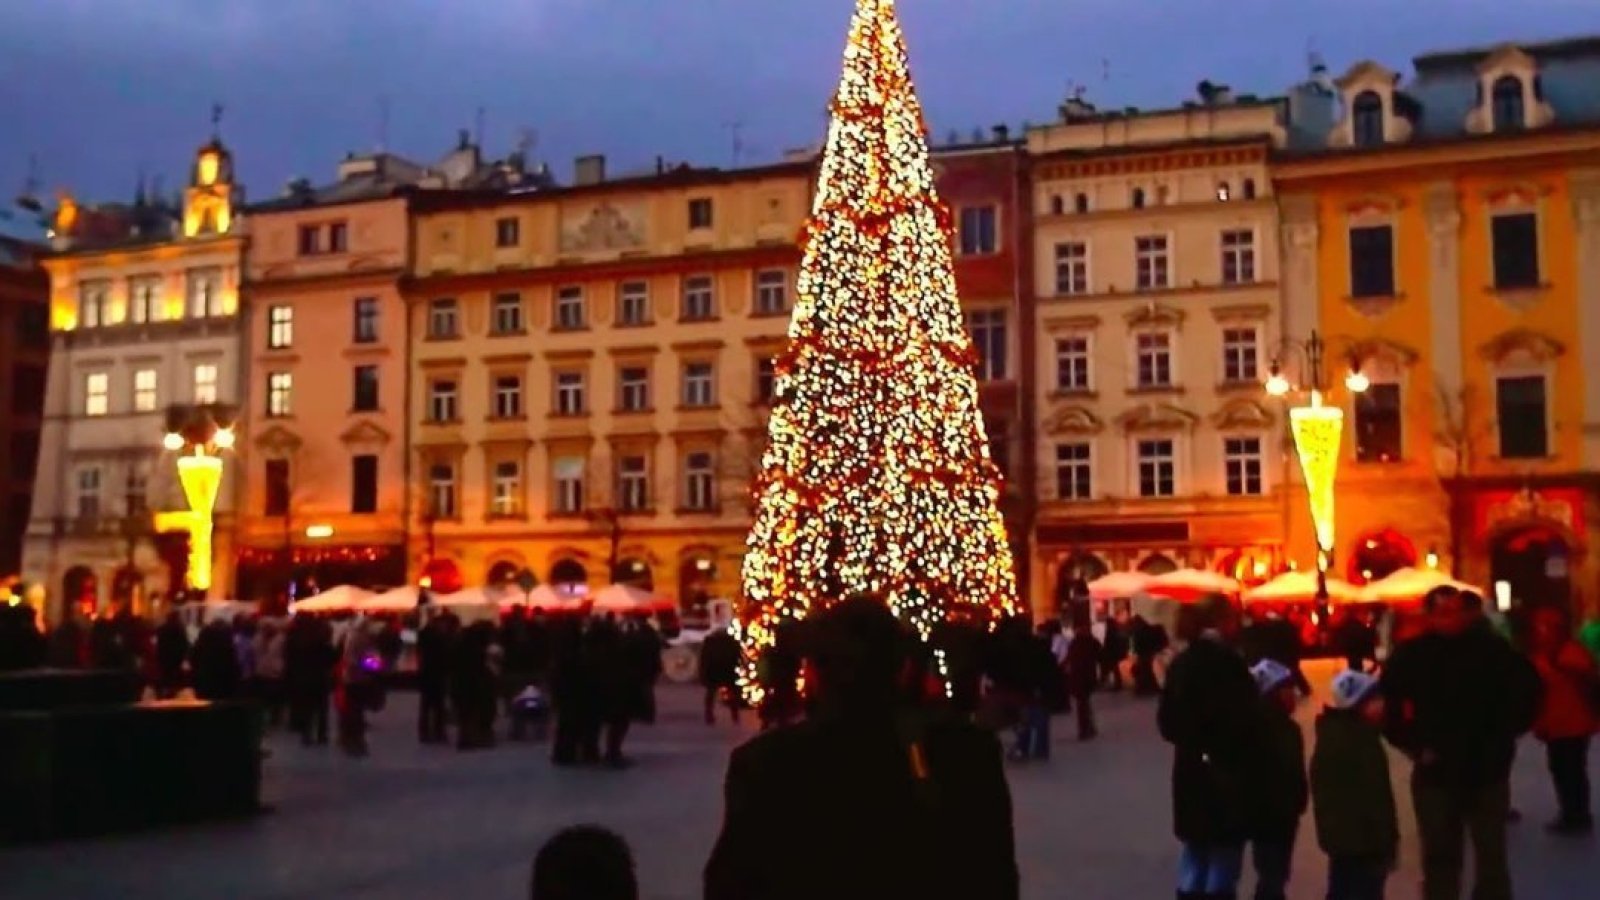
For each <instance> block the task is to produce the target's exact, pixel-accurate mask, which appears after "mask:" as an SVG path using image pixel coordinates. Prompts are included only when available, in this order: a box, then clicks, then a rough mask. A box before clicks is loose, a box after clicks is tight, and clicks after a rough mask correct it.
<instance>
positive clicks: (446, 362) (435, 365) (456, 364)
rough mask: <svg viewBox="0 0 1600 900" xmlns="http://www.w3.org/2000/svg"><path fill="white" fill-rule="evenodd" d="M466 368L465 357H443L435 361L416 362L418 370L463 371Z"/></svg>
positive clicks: (421, 360)
mask: <svg viewBox="0 0 1600 900" xmlns="http://www.w3.org/2000/svg"><path fill="white" fill-rule="evenodd" d="M466 367H467V358H466V357H465V356H444V357H438V358H435V359H419V360H417V368H419V369H464V368H466Z"/></svg>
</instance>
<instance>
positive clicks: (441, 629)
mask: <svg viewBox="0 0 1600 900" xmlns="http://www.w3.org/2000/svg"><path fill="white" fill-rule="evenodd" d="M451 618H453V617H450V616H449V614H448V613H436V614H434V615H433V616H431V617H430V618H429V619H428V622H427V624H425V625H423V626H422V629H421V630H420V631H418V632H417V695H418V705H417V739H418V740H420V741H421V742H422V743H424V744H443V743H446V742H448V741H449V740H450V736H449V733H448V729H447V727H446V723H447V722H448V721H449V708H448V706H449V704H448V702H447V701H448V697H449V695H450V657H451V651H452V648H451V644H452V642H453V641H454V640H455V628H454V625H453V624H452V622H451V621H450V619H451Z"/></svg>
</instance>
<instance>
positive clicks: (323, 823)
mask: <svg viewBox="0 0 1600 900" xmlns="http://www.w3.org/2000/svg"><path fill="white" fill-rule="evenodd" d="M1331 671H1332V670H1331V669H1322V670H1318V671H1313V672H1311V673H1310V674H1311V676H1312V680H1313V681H1314V682H1317V683H1319V684H1325V683H1326V681H1327V679H1328V677H1330V675H1331ZM659 693H660V704H661V709H662V716H661V721H660V722H658V723H657V724H656V725H655V726H653V727H646V728H640V729H637V730H636V732H635V735H636V737H634V738H633V739H632V740H631V741H630V748H629V749H630V752H631V754H632V755H633V757H634V758H635V760H636V761H637V765H635V766H634V767H633V768H631V769H629V770H627V771H623V772H611V771H598V770H565V769H563V770H557V769H555V768H553V767H552V766H551V765H550V764H549V762H548V761H547V758H546V753H547V751H548V745H544V744H533V745H528V744H501V745H500V746H499V747H497V748H495V749H492V750H488V751H480V752H472V753H460V752H457V751H455V750H453V749H448V748H441V747H423V746H420V745H418V744H417V742H416V740H415V737H414V730H413V724H412V723H413V722H414V710H415V705H414V701H413V698H412V697H410V696H409V695H395V696H392V697H391V703H390V705H389V708H388V709H387V710H386V711H385V712H383V713H381V714H379V715H378V716H377V717H376V722H375V724H376V730H375V732H374V734H373V755H372V756H371V757H370V758H368V759H363V760H349V759H346V758H344V757H342V756H340V755H338V754H337V753H334V752H330V751H328V750H326V749H306V748H301V747H300V746H298V745H297V744H296V743H295V742H293V741H292V740H289V739H288V738H287V737H286V736H282V735H276V736H274V737H273V738H272V739H271V742H270V746H271V749H272V757H271V758H270V759H269V760H268V761H267V763H266V776H265V778H266V782H265V788H264V793H265V799H266V801H267V803H269V804H270V805H271V806H272V807H273V811H272V812H270V813H268V814H265V815H262V816H260V817H257V818H254V819H250V820H247V821H239V822H226V823H220V824H210V825H204V826H196V827H190V828H181V829H171V830H165V831H158V832H150V833H144V834H136V835H126V836H118V837H108V838H102V839H97V840H91V841H79V842H73V843H60V844H48V845H38V846H29V847H21V848H11V849H7V850H0V896H3V897H4V898H6V900H45V898H49V900H97V898H117V900H146V898H149V900H190V898H194V900H201V898H206V900H209V898H226V900H301V898H323V897H327V898H339V900H366V898H384V900H413V898H414V900H423V898H451V900H468V898H471V900H491V898H521V897H526V896H527V890H528V889H527V883H528V873H529V867H530V863H531V860H532V858H533V854H534V853H535V851H536V850H537V848H538V846H539V845H540V843H541V842H542V841H543V840H544V839H545V838H546V837H548V836H549V835H550V834H551V833H553V832H554V831H556V830H557V829H559V828H561V827H563V826H565V825H569V824H575V823H580V822H594V823H600V824H604V825H607V826H609V827H611V828H614V829H616V830H617V831H619V832H620V833H621V834H623V835H624V836H625V837H626V838H627V839H628V840H629V841H630V843H631V844H632V845H633V848H634V853H635V856H636V858H637V861H638V867H639V873H640V879H641V883H642V885H643V896H644V897H645V898H647V900H691V898H697V897H698V896H699V891H700V871H701V867H702V866H703V865H704V862H705V858H706V855H707V854H708V852H709V851H710V848H711V844H712V842H713V841H714V839H715V837H716V832H717V829H718V826H719V824H720V821H721V795H720V785H721V779H722V771H723V767H724V765H725V764H726V761H727V753H728V751H729V749H731V748H732V747H734V746H735V745H737V744H738V743H739V742H740V741H742V740H744V739H745V738H746V737H747V736H748V735H749V733H750V731H751V728H752V724H751V723H750V722H748V721H747V722H746V723H745V725H744V726H743V727H742V728H735V727H733V726H730V725H727V724H726V723H722V724H719V725H718V726H716V727H714V728H708V727H707V726H706V725H705V724H704V723H703V722H701V721H700V719H699V713H698V700H699V697H698V694H697V693H696V692H695V691H693V690H691V689H688V688H682V687H677V686H664V687H662V688H661V690H660V692H659ZM1099 706H1100V712H1101V716H1100V718H1101V732H1102V736H1101V738H1100V739H1099V740H1097V741H1095V742H1092V743H1088V744H1080V743H1078V742H1076V741H1075V740H1073V739H1072V728H1071V721H1070V720H1069V719H1067V718H1058V719H1057V720H1056V722H1055V735H1054V756H1053V759H1052V760H1051V761H1050V762H1048V763H1031V764H1018V765H1012V766H1011V767H1010V769H1009V771H1010V778H1011V790H1012V796H1013V802H1014V805H1015V810H1016V816H1015V817H1016V831H1017V850H1018V860H1019V864H1020V866H1021V869H1022V878H1023V897H1024V898H1026V900H1061V898H1088V900H1102V898H1104V900H1109V898H1167V897H1170V896H1172V894H1173V889H1172V884H1173V873H1174V872H1175V870H1176V864H1177V863H1176V859H1177V848H1176V845H1175V843H1174V841H1173V840H1172V838H1171V836H1170V835H1171V831H1170V815H1169V805H1168V784H1169V781H1168V766H1169V762H1170V756H1169V752H1168V749H1167V747H1166V746H1165V745H1164V744H1162V742H1161V741H1160V739H1159V738H1158V737H1157V736H1156V734H1155V728H1154V724H1153V719H1154V704H1153V702H1150V701H1138V700H1134V699H1132V698H1130V697H1127V696H1125V695H1124V696H1113V697H1102V698H1100V703H1099ZM1315 709H1316V706H1315V704H1307V706H1306V708H1305V709H1304V710H1303V711H1302V713H1303V717H1304V719H1305V720H1306V721H1307V722H1308V723H1309V720H1310V718H1311V717H1312V716H1314V714H1315ZM1307 734H1308V736H1309V734H1310V732H1309V730H1308V732H1307ZM1597 755H1600V754H1597ZM1543 759H1544V754H1543V748H1542V747H1540V746H1539V745H1537V744H1535V743H1533V742H1529V743H1528V744H1527V745H1526V746H1525V748H1524V750H1523V752H1522V753H1521V754H1520V757H1519V760H1518V764H1517V771H1516V773H1515V776H1514V783H1513V795H1514V797H1515V802H1516V805H1517V807H1518V808H1519V809H1520V810H1521V811H1522V813H1523V814H1524V816H1525V819H1524V821H1523V822H1522V823H1521V824H1517V825H1514V826H1512V829H1511V858H1512V860H1513V867H1514V870H1515V874H1516V878H1517V888H1518V895H1519V896H1520V897H1523V898H1534V900H1543V898H1567V897H1581V896H1590V895H1592V891H1593V889H1594V885H1595V883H1596V880H1597V878H1600V868H1597V867H1596V863H1597V862H1600V844H1597V843H1596V842H1595V841H1590V840H1582V839H1577V840H1574V839H1557V838H1552V837H1549V836H1547V835H1546V834H1545V833H1544V831H1543V829H1542V827H1541V826H1542V824H1543V823H1544V822H1545V821H1547V820H1549V819H1550V818H1552V817H1553V816H1554V798H1553V796H1552V793H1551V790H1550V787H1549V779H1548V777H1547V776H1546V774H1545V772H1544V768H1543ZM1595 762H1600V760H1595ZM1597 771H1600V770H1597ZM1393 773H1394V777H1395V782H1396V787H1397V795H1398V796H1399V797H1400V798H1401V804H1402V809H1401V823H1402V826H1403V828H1404V830H1405V833H1406V837H1405V847H1404V859H1403V860H1402V865H1401V870H1400V872H1399V873H1397V874H1396V876H1395V878H1394V879H1393V880H1392V881H1391V882H1390V892H1389V896H1391V897H1395V898H1409V897H1414V896H1416V895H1417V887H1416V886H1417V881H1418V876H1417V871H1418V865H1417V851H1416V842H1415V837H1414V834H1413V827H1412V822H1411V816H1410V814H1409V799H1408V795H1407V794H1406V793H1405V787H1404V782H1405V775H1406V767H1405V765H1404V763H1403V761H1401V760H1399V759H1398V758H1397V759H1396V760H1395V764H1394V766H1393ZM1295 866H1296V869H1295V879H1294V884H1293V886H1292V889H1291V892H1290V896H1291V898H1292V900H1316V898H1321V897H1322V896H1323V885H1324V879H1325V877H1326V865H1325V862H1324V860H1323V859H1322V857H1321V855H1320V854H1319V853H1318V852H1317V850H1316V846H1315V837H1314V834H1313V833H1312V829H1311V828H1310V826H1309V822H1308V823H1307V825H1306V827H1305V828H1304V829H1303V831H1302V834H1301V840H1300V843H1299V847H1298V850H1297V855H1296V860H1295Z"/></svg>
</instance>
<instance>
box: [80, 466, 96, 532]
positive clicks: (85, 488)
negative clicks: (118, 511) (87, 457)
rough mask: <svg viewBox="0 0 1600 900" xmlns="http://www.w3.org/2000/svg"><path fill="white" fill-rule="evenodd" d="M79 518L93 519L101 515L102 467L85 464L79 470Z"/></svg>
mask: <svg viewBox="0 0 1600 900" xmlns="http://www.w3.org/2000/svg"><path fill="white" fill-rule="evenodd" d="M77 500H78V502H77V506H78V518H80V519H93V518H96V517H97V516H99V515H100V467H99V466H84V467H83V468H81V469H79V470H78V490H77Z"/></svg>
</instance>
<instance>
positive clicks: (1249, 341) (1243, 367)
mask: <svg viewBox="0 0 1600 900" xmlns="http://www.w3.org/2000/svg"><path fill="white" fill-rule="evenodd" d="M1260 356H1261V348H1260V342H1259V341H1258V339H1257V335H1256V330H1255V329H1254V328H1224V329H1222V380H1223V381H1225V382H1228V383H1233V384H1236V383H1238V382H1242V381H1255V380H1256V378H1257V373H1258V371H1259V360H1260Z"/></svg>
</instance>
